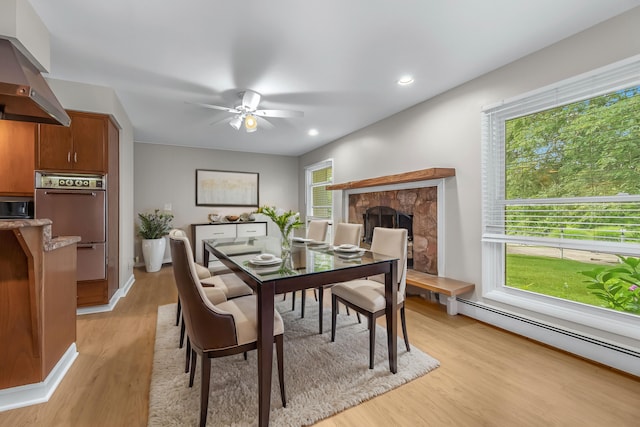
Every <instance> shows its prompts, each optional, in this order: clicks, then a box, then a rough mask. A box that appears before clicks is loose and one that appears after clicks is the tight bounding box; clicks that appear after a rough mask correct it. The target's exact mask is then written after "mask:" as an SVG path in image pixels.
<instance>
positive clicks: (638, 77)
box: [482, 58, 640, 334]
mask: <svg viewBox="0 0 640 427" xmlns="http://www.w3.org/2000/svg"><path fill="white" fill-rule="evenodd" d="M482 119H483V123H482V125H483V126H482V127H483V135H482V139H483V159H482V162H483V259H484V260H485V263H484V264H483V270H484V272H483V289H484V292H485V296H486V297H488V298H495V299H497V300H501V301H503V302H508V303H511V304H515V305H520V306H523V307H526V308H527V309H532V308H533V309H535V308H537V309H538V310H537V311H540V312H545V313H546V314H553V315H554V316H558V315H559V316H560V317H566V318H568V319H569V320H572V321H576V320H577V319H580V321H581V323H585V324H589V325H590V326H596V327H599V328H601V329H607V328H610V329H611V332H616V333H620V330H619V328H620V327H621V324H620V323H617V322H612V321H611V320H613V319H616V320H618V321H620V322H622V323H625V322H627V321H629V319H632V320H631V322H636V321H637V320H638V318H640V316H638V315H640V305H638V299H639V298H640V288H638V287H637V286H640V266H636V265H635V263H636V258H638V257H640V60H639V59H638V58H633V59H631V60H628V61H623V62H622V63H619V64H615V65H613V66H609V67H605V68H603V69H600V70H597V71H596V72H592V73H589V74H587V75H583V76H580V77H577V78H574V79H570V80H568V81H565V82H561V83H559V84H556V85H552V86H550V87H547V88H544V89H541V90H539V91H536V92H535V93H531V94H528V95H525V96H522V97H519V98H517V99H513V100H509V101H505V102H503V103H500V105H495V106H490V107H487V108H486V109H484V111H483V114H482ZM619 256H622V257H625V258H626V257H630V258H628V259H627V263H626V264H625V263H623V262H621V258H619ZM627 264H629V265H627ZM625 266H626V268H627V269H628V270H629V273H623V272H622V271H621V270H620V268H621V267H625ZM596 269H600V274H599V275H598V274H596ZM634 270H638V273H637V274H636V273H634V272H633V271H634ZM589 272H591V273H589ZM607 273H609V274H607ZM590 275H591V276H590ZM634 275H635V276H636V277H635V278H634ZM590 280H591V281H592V283H588V282H589V281H590ZM598 283H599V284H598ZM635 283H638V284H637V285H636V284H635ZM599 287H601V289H600V288H599ZM585 315H586V316H585ZM603 317H604V318H606V319H607V323H608V325H607V326H606V327H603ZM623 329H626V327H624V326H623ZM635 334H637V332H636V333H635Z"/></svg>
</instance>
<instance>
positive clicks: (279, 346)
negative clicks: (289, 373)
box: [275, 335, 287, 408]
mask: <svg viewBox="0 0 640 427" xmlns="http://www.w3.org/2000/svg"><path fill="white" fill-rule="evenodd" d="M275 339H276V358H277V359H278V381H279V382H280V398H281V399H282V407H283V408H286V407H287V397H286V395H285V392H284V356H283V355H284V346H283V341H284V339H283V336H282V335H276V337H275Z"/></svg>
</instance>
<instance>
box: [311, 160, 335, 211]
mask: <svg viewBox="0 0 640 427" xmlns="http://www.w3.org/2000/svg"><path fill="white" fill-rule="evenodd" d="M332 183H333V162H332V161H331V160H327V161H324V162H320V163H316V164H314V165H311V166H309V167H307V168H306V184H307V218H309V219H328V220H331V218H332V214H333V192H332V191H328V190H327V186H328V185H331V184H332Z"/></svg>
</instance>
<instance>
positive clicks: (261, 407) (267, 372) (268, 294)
mask: <svg viewBox="0 0 640 427" xmlns="http://www.w3.org/2000/svg"><path fill="white" fill-rule="evenodd" d="M274 297H275V283H274V282H265V283H263V284H262V286H260V287H259V288H258V289H257V310H258V425H259V426H261V427H266V426H268V425H269V412H270V409H271V370H272V364H273V315H274Z"/></svg>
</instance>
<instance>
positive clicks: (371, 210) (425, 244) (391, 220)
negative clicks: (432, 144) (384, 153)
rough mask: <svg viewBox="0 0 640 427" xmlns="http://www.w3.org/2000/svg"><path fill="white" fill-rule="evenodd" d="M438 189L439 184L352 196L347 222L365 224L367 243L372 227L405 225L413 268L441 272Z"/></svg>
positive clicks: (427, 271)
mask: <svg viewBox="0 0 640 427" xmlns="http://www.w3.org/2000/svg"><path fill="white" fill-rule="evenodd" d="M437 212H438V192H437V188H436V187H423V188H411V189H403V190H389V191H375V192H370V193H359V194H351V195H349V216H348V221H349V222H352V223H357V224H363V225H364V229H365V236H364V237H365V239H364V240H365V243H370V242H371V240H370V239H371V234H372V232H373V227H388V228H406V229H407V230H408V231H409V233H408V234H409V236H410V237H411V238H410V239H409V246H408V251H407V254H408V261H409V266H410V267H412V268H413V269H414V270H417V271H423V272H425V273H430V274H434V275H437V274H438V215H437Z"/></svg>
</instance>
